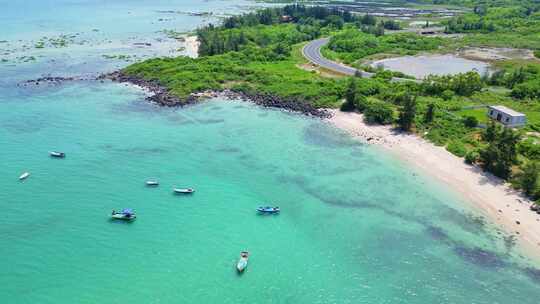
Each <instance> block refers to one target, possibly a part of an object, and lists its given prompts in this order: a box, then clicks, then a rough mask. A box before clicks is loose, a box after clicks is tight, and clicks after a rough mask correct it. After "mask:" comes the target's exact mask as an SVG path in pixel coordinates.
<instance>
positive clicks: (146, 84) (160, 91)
mask: <svg viewBox="0 0 540 304" xmlns="http://www.w3.org/2000/svg"><path fill="white" fill-rule="evenodd" d="M98 79H110V80H112V81H116V82H122V83H124V82H127V83H131V84H135V85H138V86H140V87H143V88H145V89H147V90H149V91H150V92H152V93H153V95H151V96H148V97H146V100H148V101H150V102H154V103H156V104H158V105H161V106H167V107H177V106H184V105H188V104H192V103H195V102H197V98H196V97H194V96H190V97H188V98H186V99H181V98H179V97H177V96H174V95H172V94H171V93H169V91H168V90H167V89H166V88H165V87H163V86H161V85H160V84H159V83H158V82H157V81H149V80H145V79H143V78H140V77H136V76H130V75H127V74H125V73H122V72H120V71H117V72H113V73H110V74H104V75H101V76H99V77H98Z"/></svg>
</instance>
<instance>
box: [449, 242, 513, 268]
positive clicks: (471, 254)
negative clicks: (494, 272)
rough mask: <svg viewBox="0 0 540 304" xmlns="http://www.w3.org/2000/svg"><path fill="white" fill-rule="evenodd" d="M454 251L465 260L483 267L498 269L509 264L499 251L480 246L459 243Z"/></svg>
mask: <svg viewBox="0 0 540 304" xmlns="http://www.w3.org/2000/svg"><path fill="white" fill-rule="evenodd" d="M454 252H455V253H456V254H457V255H458V256H459V257H461V258H462V259H463V260H465V261H467V262H469V263H472V264H474V265H478V266H480V267H483V268H493V269H497V268H502V267H505V266H506V265H507V263H506V262H505V261H504V260H503V259H502V258H501V257H500V256H499V255H498V254H497V253H495V252H492V251H489V250H485V249H482V248H478V247H475V248H469V247H465V246H461V245H458V246H456V247H454Z"/></svg>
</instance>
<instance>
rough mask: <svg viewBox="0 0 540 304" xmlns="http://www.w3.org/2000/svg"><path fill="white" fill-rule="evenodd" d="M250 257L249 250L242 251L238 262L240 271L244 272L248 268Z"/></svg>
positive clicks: (237, 266)
mask: <svg viewBox="0 0 540 304" xmlns="http://www.w3.org/2000/svg"><path fill="white" fill-rule="evenodd" d="M248 258H249V252H247V251H242V252H240V259H239V260H238V263H236V270H238V272H244V269H246V267H247V265H248Z"/></svg>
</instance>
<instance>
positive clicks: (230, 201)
mask: <svg viewBox="0 0 540 304" xmlns="http://www.w3.org/2000/svg"><path fill="white" fill-rule="evenodd" d="M0 2H2V1H0ZM4 2H5V3H2V4H3V5H4V6H5V5H9V4H10V3H11V2H9V3H8V2H6V1H4ZM29 3H30V4H31V3H32V2H31V1H28V2H25V3H23V4H24V5H23V4H20V3H19V4H18V6H9V7H8V9H7V10H3V11H0V17H2V18H0V26H2V25H6V23H9V21H10V20H11V21H13V20H19V19H17V18H23V19H22V20H20V23H19V25H17V26H11V25H10V26H5V27H4V31H5V32H6V33H8V34H9V37H10V38H9V43H10V44H11V43H14V41H17V40H18V39H23V40H25V41H33V39H35V37H41V33H40V34H35V32H36V27H39V22H43V20H49V21H50V20H52V19H54V18H52V17H54V15H53V16H52V17H51V15H49V14H43V15H40V13H39V11H40V10H43V8H42V7H40V6H39V5H38V6H36V7H34V9H32V7H33V6H32V5H29ZM50 3H52V2H51V1H49V2H46V1H45V2H42V5H50ZM91 3H92V2H90V1H82V0H81V1H67V0H66V1H63V2H62V5H61V6H60V8H61V9H59V10H58V11H57V12H59V13H58V14H59V15H61V18H58V19H54V20H56V21H55V22H54V23H52V24H54V26H52V25H51V23H50V22H49V21H47V22H45V23H44V24H45V25H42V29H43V30H44V31H52V32H54V33H56V34H58V33H62V32H65V31H67V30H69V29H70V28H73V30H77V31H79V30H80V31H83V29H81V28H86V27H89V26H88V25H87V24H86V23H85V22H86V21H85V20H90V19H91V20H100V19H99V18H97V19H92V15H94V16H97V15H99V12H101V11H100V9H102V8H103V5H105V4H103V3H106V2H104V1H103V2H100V1H97V2H93V3H97V4H99V5H91ZM115 3H116V4H114V5H113V6H120V7H122V5H123V6H124V7H125V6H129V9H130V11H133V12H141V15H139V17H138V18H135V19H129V20H130V21H129V22H132V23H133V24H132V26H126V27H122V26H118V27H115V26H114V23H107V22H108V21H106V20H109V19H106V18H105V19H104V20H105V21H102V22H103V24H102V25H101V26H100V29H101V31H100V32H99V33H103V35H105V36H106V37H107V39H112V40H114V42H115V43H116V42H119V43H120V44H122V45H125V44H129V43H131V42H132V40H129V39H128V37H130V35H132V34H133V33H135V35H136V36H137V38H138V39H140V38H141V37H142V38H145V39H149V37H153V36H152V35H154V34H155V30H156V29H159V28H162V29H163V28H166V27H160V26H157V25H156V28H153V27H150V28H148V27H145V26H144V24H151V22H152V20H155V19H156V18H157V16H158V15H161V13H155V11H154V9H153V8H154V7H155V8H156V10H161V9H165V8H172V9H175V7H180V10H189V11H208V10H210V11H216V12H220V11H223V10H224V8H235V7H237V4H239V3H240V4H241V2H232V1H208V2H206V1H200V2H196V3H194V2H190V3H186V1H159V2H156V3H155V6H153V5H150V4H149V3H151V2H149V1H119V2H115ZM242 3H243V2H242ZM25 5H27V6H25ZM186 7H187V8H186ZM150 8H152V9H150ZM85 9H86V11H87V12H88V16H83V18H79V19H77V18H74V17H73V16H71V15H69V14H68V15H66V14H61V13H60V12H65V11H66V10H67V11H70V10H71V11H72V12H73V11H76V12H81V11H85ZM24 10H26V11H28V13H27V14H22V13H21V14H20V16H19V15H17V14H15V13H14V12H15V11H17V12H22V11H24ZM225 10H226V11H227V12H229V11H230V10H231V9H229V10H227V9H225ZM49 11H50V10H49ZM119 11H123V9H122V10H117V12H119ZM113 12H114V10H112V9H111V11H110V12H108V14H110V15H107V16H116V15H115V14H114V13H113ZM142 12H153V13H148V14H146V15H145V14H142ZM156 14H158V15H156ZM181 16H185V15H181ZM185 17H186V18H187V19H183V17H179V16H177V17H176V18H177V19H175V20H176V22H177V24H178V27H179V28H182V27H185V28H187V29H193V28H195V27H196V26H197V24H199V23H200V22H204V18H199V19H196V21H193V20H192V19H190V18H191V16H185ZM188 17H189V18H188ZM25 18H26V19H25ZM118 18H120V19H122V18H123V17H122V18H121V17H118ZM25 20H26V21H27V22H24V21H25ZM78 20H81V21H80V22H78ZM137 20H138V21H139V22H140V23H142V25H141V24H139V23H138V21H137ZM48 22H49V23H48ZM96 22H97V21H96ZM98 23H99V22H98ZM42 24H43V23H42ZM6 29H7V30H6ZM131 29H132V30H133V31H130V30H131ZM85 33H86V32H85ZM8 34H6V35H8ZM87 34H88V33H87ZM89 35H90V36H92V35H93V34H91V33H90V34H89ZM95 35H98V34H95ZM34 36H35V37H34ZM6 37H7V36H6ZM92 37H93V36H92ZM123 39H128V41H129V42H128V43H123V42H122V41H123ZM0 40H2V37H0ZM95 41H98V40H97V39H96V40H95ZM98 42H99V41H98ZM98 42H95V43H96V46H94V47H93V48H89V49H88V48H86V47H85V45H82V46H80V47H73V46H70V47H68V48H69V52H68V51H66V52H68V53H69V56H68V57H66V58H63V59H62V60H57V59H58V58H59V57H62V56H63V55H62V52H64V51H65V50H62V49H60V50H56V49H53V50H51V51H50V52H46V53H43V54H42V56H43V57H39V58H40V60H37V61H36V62H29V63H15V64H13V63H8V64H4V65H1V64H0V72H1V73H2V76H3V77H1V78H0V148H1V149H0V168H1V169H0V181H1V183H0V210H2V211H3V214H2V215H3V216H2V225H0V269H1V270H2V271H1V274H0V286H1V288H0V300H1V301H2V303H17V304H19V303H55V304H56V303H125V302H130V303H171V302H174V303H486V304H487V303H536V299H537V298H538V297H539V296H540V272H539V271H538V270H535V268H534V267H533V266H534V265H531V264H529V263H528V262H527V261H526V260H525V259H523V258H521V257H520V256H519V253H518V251H517V250H516V248H514V247H513V246H512V244H511V242H510V241H509V240H508V239H506V240H505V238H504V235H501V234H498V233H497V230H496V229H495V228H494V227H493V226H491V224H490V223H487V222H486V221H485V220H484V219H482V218H481V217H479V216H478V215H477V214H476V213H474V212H472V211H471V210H469V209H468V208H467V204H466V202H462V201H461V200H460V199H459V198H458V197H457V196H455V195H453V194H452V193H451V192H449V189H447V188H446V187H445V186H444V185H440V184H437V183H435V182H432V181H430V180H429V178H427V177H424V176H422V175H421V174H418V173H416V172H414V171H413V170H412V169H411V168H408V167H406V166H404V165H403V164H401V163H400V162H399V161H398V160H396V159H393V158H392V157H390V156H389V155H386V154H385V153H384V152H383V151H379V150H378V149H377V148H376V147H372V146H365V145H362V144H359V143H358V142H355V141H354V140H352V139H351V138H349V137H348V136H347V135H345V134H342V133H341V132H339V131H338V130H335V129H334V128H332V127H330V126H328V125H326V124H325V123H323V122H321V121H319V120H316V119H311V118H307V117H304V116H301V115H297V114H291V113H285V112H281V111H277V110H267V109H261V108H259V107H256V106H254V105H252V104H249V103H245V102H226V101H223V100H213V101H210V102H206V103H203V104H200V105H197V106H191V107H187V108H183V109H170V108H159V107H157V106H154V105H151V104H148V103H147V102H145V101H144V95H143V93H142V92H141V91H140V90H138V89H136V88H133V87H130V86H125V85H119V84H112V83H108V82H105V83H99V82H96V81H83V82H66V83H63V84H61V85H57V86H49V85H43V84H42V85H40V86H27V87H24V86H16V83H18V82H19V81H20V80H25V79H31V78H33V77H35V75H41V74H45V73H50V72H51V71H52V72H55V73H56V75H66V74H68V75H80V74H85V73H94V74H95V73H100V72H103V71H106V70H108V69H111V68H114V67H116V66H122V65H125V64H126V63H125V62H120V61H114V62H112V63H108V62H104V61H103V60H101V59H97V58H96V57H95V56H98V57H99V56H100V54H101V53H100V52H104V53H109V52H111V49H110V48H109V44H107V43H103V44H102V43H98ZM130 50H131V51H133V52H134V53H135V54H139V55H141V56H143V55H148V56H150V55H149V54H150V53H146V51H144V50H140V49H130ZM34 51H35V50H18V52H22V53H23V54H25V53H26V52H30V53H32V52H34ZM39 52H41V51H39ZM86 57H88V58H90V59H88V62H89V63H87V64H77V63H76V62H77V61H78V60H84V58H86ZM53 59H54V61H53ZM73 62H75V63H73ZM50 150H60V151H64V152H66V153H67V157H66V158H65V159H62V160H59V159H51V158H50V157H49V156H48V151H50ZM24 171H29V172H31V173H32V175H31V176H30V177H29V178H28V179H27V180H26V181H24V182H19V181H18V180H17V177H18V176H19V175H20V174H21V173H22V172H24ZM149 177H154V178H158V179H159V180H160V181H161V185H160V186H159V187H158V188H147V187H145V186H144V181H145V180H146V179H147V178H149ZM173 186H193V187H195V188H196V189H197V193H196V194H195V195H193V196H189V197H182V196H175V195H173V194H172V187H173ZM266 202H272V203H275V204H277V205H279V206H281V208H282V210H283V211H282V214H281V215H279V216H271V217H264V216H258V215H257V214H256V213H255V208H256V207H257V206H259V205H261V204H266ZM123 207H131V208H134V209H135V210H136V211H137V213H138V216H139V218H138V219H137V220H136V221H135V222H134V223H131V224H125V223H117V222H111V221H109V219H108V215H109V214H110V211H111V209H119V208H123ZM241 250H249V251H250V252H251V258H250V263H249V267H248V270H247V272H246V273H245V274H244V275H242V276H238V275H237V274H236V272H235V269H234V265H235V262H236V260H237V258H238V254H239V252H240V251H241ZM536 266H538V265H536Z"/></svg>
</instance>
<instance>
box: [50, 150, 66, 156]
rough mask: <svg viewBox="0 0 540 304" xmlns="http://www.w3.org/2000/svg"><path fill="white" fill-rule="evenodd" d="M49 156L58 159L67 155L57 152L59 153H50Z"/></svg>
mask: <svg viewBox="0 0 540 304" xmlns="http://www.w3.org/2000/svg"><path fill="white" fill-rule="evenodd" d="M49 155H50V156H52V157H56V158H64V157H66V153H64V152H57V151H50V152H49Z"/></svg>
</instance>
